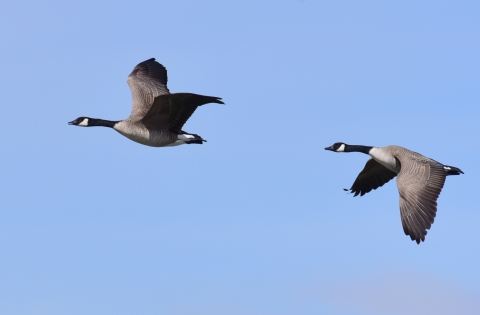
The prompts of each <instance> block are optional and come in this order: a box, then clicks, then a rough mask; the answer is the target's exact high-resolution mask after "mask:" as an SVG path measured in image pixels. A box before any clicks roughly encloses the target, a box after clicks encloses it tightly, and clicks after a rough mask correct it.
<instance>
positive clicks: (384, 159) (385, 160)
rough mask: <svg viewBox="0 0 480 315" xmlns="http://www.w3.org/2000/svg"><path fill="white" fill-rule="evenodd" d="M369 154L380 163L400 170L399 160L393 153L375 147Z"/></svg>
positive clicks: (394, 169)
mask: <svg viewBox="0 0 480 315" xmlns="http://www.w3.org/2000/svg"><path fill="white" fill-rule="evenodd" d="M369 155H370V156H371V157H372V158H373V159H374V160H375V161H377V162H378V163H380V164H382V165H383V166H385V167H386V168H388V169H389V170H391V171H392V172H395V173H398V172H400V165H399V164H397V160H396V159H395V157H394V156H393V155H392V154H389V153H388V152H384V151H381V150H378V149H377V148H373V149H372V150H370V153H369Z"/></svg>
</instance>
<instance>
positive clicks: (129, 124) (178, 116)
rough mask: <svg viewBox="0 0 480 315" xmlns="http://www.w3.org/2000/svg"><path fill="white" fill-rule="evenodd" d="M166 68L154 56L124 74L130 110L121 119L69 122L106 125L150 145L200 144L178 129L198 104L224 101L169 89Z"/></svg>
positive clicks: (194, 135)
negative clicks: (128, 88)
mask: <svg viewBox="0 0 480 315" xmlns="http://www.w3.org/2000/svg"><path fill="white" fill-rule="evenodd" d="M167 81H168V78H167V70H166V69H165V67H164V66H162V65H161V64H159V63H158V62H156V61H155V59H154V58H151V59H149V60H146V61H144V62H141V63H139V64H138V65H137V66H135V68H134V69H133V71H132V73H131V74H130V75H129V76H128V78H127V83H128V85H129V86H130V90H131V92H132V113H131V114H130V116H129V117H128V118H126V119H125V120H119V121H111V120H103V119H98V118H90V117H79V118H77V119H75V120H73V121H71V122H69V124H70V125H75V126H80V127H93V126H102V127H110V128H113V129H114V130H116V131H117V132H119V133H120V134H121V135H123V136H125V137H127V138H128V139H130V140H132V141H135V142H138V143H141V144H144V145H148V146H152V147H165V146H176V145H180V144H192V143H196V144H202V143H203V142H204V141H206V140H204V139H203V138H202V137H200V136H199V135H196V134H191V133H188V132H185V131H183V130H182V128H183V125H184V124H185V123H186V122H187V120H188V119H189V118H190V116H191V115H192V114H193V112H194V111H195V110H196V109H197V107H198V106H202V105H205V104H208V103H217V104H224V103H223V102H222V101H221V98H219V97H214V96H205V95H199V94H193V93H170V92H169V90H168V88H167Z"/></svg>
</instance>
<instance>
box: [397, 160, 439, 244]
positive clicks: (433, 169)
mask: <svg viewBox="0 0 480 315" xmlns="http://www.w3.org/2000/svg"><path fill="white" fill-rule="evenodd" d="M400 162H402V161H401V160H400ZM446 176H447V174H446V172H445V170H444V168H443V166H442V165H441V164H439V163H437V162H435V161H415V163H409V161H406V163H402V169H401V170H400V173H398V177H397V186H398V192H399V193H400V215H401V218H402V226H403V231H404V232H405V234H406V235H409V236H410V238H411V239H412V240H413V241H416V242H417V244H419V243H420V242H421V241H425V235H427V230H428V229H430V227H431V226H432V224H433V221H434V219H435V215H436V212H437V199H438V196H439V195H440V192H441V191H442V188H443V185H444V183H445V178H446Z"/></svg>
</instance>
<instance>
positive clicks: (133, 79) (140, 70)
mask: <svg viewBox="0 0 480 315" xmlns="http://www.w3.org/2000/svg"><path fill="white" fill-rule="evenodd" d="M167 81H168V78H167V69H165V67H164V66H162V65H161V64H159V63H158V62H156V61H155V58H151V59H148V60H146V61H144V62H141V63H139V64H138V65H136V66H135V68H133V71H132V73H130V75H129V76H128V78H127V83H128V85H129V86H130V90H131V91H132V113H131V115H130V119H134V120H140V119H141V118H142V117H143V116H144V115H145V114H146V113H147V112H148V111H149V110H150V108H151V107H152V104H153V102H154V100H155V97H157V96H159V95H164V94H169V93H170V92H169V91H168V88H167Z"/></svg>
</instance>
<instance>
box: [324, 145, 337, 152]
mask: <svg viewBox="0 0 480 315" xmlns="http://www.w3.org/2000/svg"><path fill="white" fill-rule="evenodd" d="M325 150H328V151H335V150H333V145H332V146H329V147H326V148H325Z"/></svg>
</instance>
